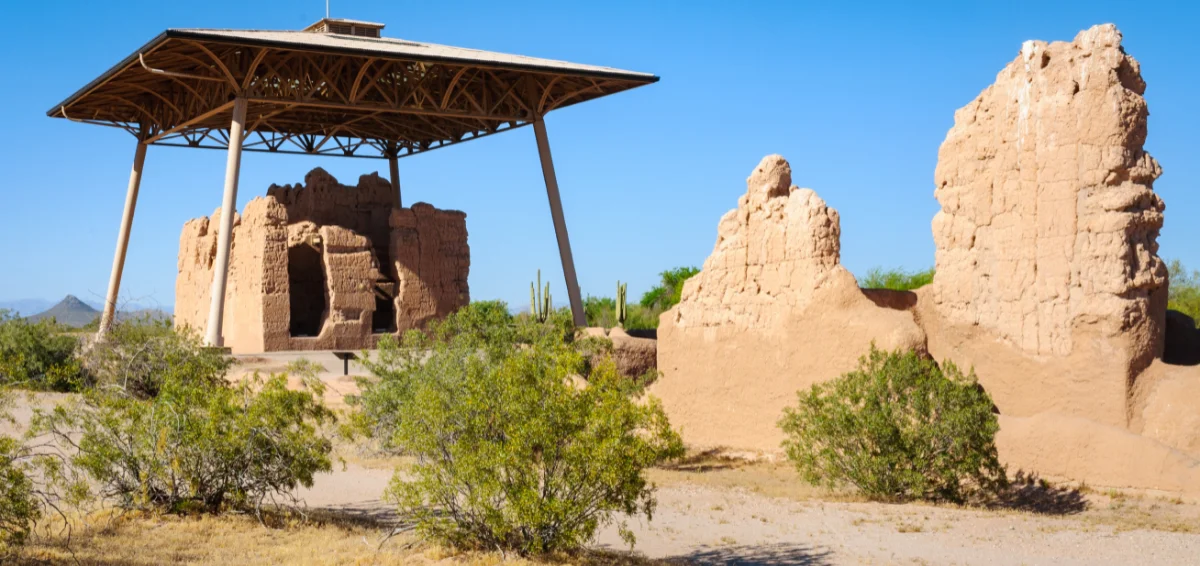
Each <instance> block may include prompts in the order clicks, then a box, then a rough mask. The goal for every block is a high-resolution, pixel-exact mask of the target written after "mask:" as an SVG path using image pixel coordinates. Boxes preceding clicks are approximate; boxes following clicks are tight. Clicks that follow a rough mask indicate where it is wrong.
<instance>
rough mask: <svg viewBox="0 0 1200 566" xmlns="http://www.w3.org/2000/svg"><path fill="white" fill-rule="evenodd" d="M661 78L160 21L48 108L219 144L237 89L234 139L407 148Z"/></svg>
mask: <svg viewBox="0 0 1200 566" xmlns="http://www.w3.org/2000/svg"><path fill="white" fill-rule="evenodd" d="M657 80H658V77H656V76H654V75H650V74H645V73H635V72H631V71H623V70H620V69H612V68H608V67H597V66H592V65H580V64H576V63H568V62H564V61H554V60H550V59H537V58H533V57H524V56H520V55H508V54H504V53H494V52H488V51H479V50H475V49H465V48H461V47H450V46H444V45H435V44H430V43H419V42H414V41H404V40H399V39H390V38H381V37H359V36H352V35H342V34H332V33H314V32H305V31H239V30H217V29H168V30H167V31H165V32H163V33H162V34H159V36H158V37H156V38H154V39H153V40H151V41H150V42H149V43H147V44H146V45H145V46H143V47H142V48H141V49H138V50H137V51H135V52H134V53H132V54H131V55H129V56H128V57H126V58H125V59H124V60H122V61H121V62H120V63H118V64H117V65H116V66H114V67H113V68H111V69H109V70H108V71H106V72H105V73H104V74H102V75H101V76H100V77H98V78H97V79H96V80H94V81H92V82H91V83H89V84H88V85H87V86H85V87H84V88H82V89H81V90H79V91H78V92H76V93H75V94H73V95H71V96H70V97H69V98H67V99H66V100H64V101H63V102H61V103H59V104H57V105H55V106H54V107H53V108H51V109H50V110H49V111H48V112H47V115H49V116H52V117H58V118H68V119H71V120H74V121H80V122H87V123H94V124H101V125H106V126H116V127H120V128H124V129H126V130H128V131H129V132H131V133H133V134H134V135H137V136H139V137H140V138H142V139H144V140H145V142H146V143H149V144H158V145H177V146H185V147H204V148H214V149H224V148H226V147H227V146H228V141H229V127H230V115H231V112H232V108H233V104H234V102H233V101H234V99H235V97H242V98H245V99H246V100H247V102H248V105H249V106H248V108H249V109H248V112H247V119H246V132H247V136H246V138H245V140H244V142H243V149H245V150H248V151H267V152H279V153H304V154H314V155H345V156H351V157H377V158H383V157H388V156H389V155H395V156H405V155H411V154H414V153H420V152H422V151H428V150H431V149H436V148H438V147H442V146H445V145H450V144H454V143H458V142H462V141H467V140H470V139H475V138H478V137H483V136H487V135H490V134H494V133H498V132H502V131H505V130H510V129H513V128H516V127H520V126H524V125H527V124H529V123H531V122H532V121H533V120H535V119H537V118H540V117H541V116H543V115H544V114H546V113H547V112H549V111H551V110H554V109H557V108H562V107H564V106H569V105H571V104H576V103H579V102H583V101H585V100H591V99H594V98H598V97H601V96H605V95H608V94H613V93H616V92H620V91H623V90H628V89H631V88H634V87H638V86H641V85H644V84H650V83H653V82H656V81H657Z"/></svg>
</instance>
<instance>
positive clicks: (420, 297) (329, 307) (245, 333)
mask: <svg viewBox="0 0 1200 566" xmlns="http://www.w3.org/2000/svg"><path fill="white" fill-rule="evenodd" d="M219 214H220V212H219V211H218V212H217V213H214V215H213V216H212V217H209V218H198V219H195V220H191V221H189V222H187V224H185V225H184V227H183V234H182V235H181V236H180V240H179V275H178V278H177V279H176V283H175V325H176V326H177V327H191V328H196V329H199V328H204V327H205V323H206V321H207V319H208V306H209V293H210V292H211V291H210V289H211V284H212V276H213V259H214V258H215V256H216V246H217V230H216V227H217V226H218V225H219ZM231 254H232V255H231V260H230V268H229V282H228V287H227V289H226V301H225V314H224V327H223V329H222V333H223V335H224V344H225V345H226V346H227V347H229V348H230V349H232V350H233V352H235V353H245V352H267V351H276V350H318V349H357V348H368V347H372V346H374V344H375V341H376V340H377V339H378V337H379V336H381V335H383V334H390V333H397V332H403V331H405V330H408V329H411V328H416V327H419V326H421V325H422V324H424V323H425V322H426V321H428V320H430V319H431V318H435V317H441V316H445V315H446V314H449V313H450V312H452V311H453V310H454V309H456V308H458V307H460V306H462V305H465V304H466V303H467V302H468V300H469V290H468V287H467V273H468V270H469V268H470V250H469V248H468V246H467V228H466V215H465V214H463V213H462V212H458V211H446V210H437V209H435V208H433V207H432V206H430V205H428V204H424V203H417V204H414V205H413V206H412V207H411V208H394V205H393V195H392V187H391V183H389V182H388V181H387V180H385V179H382V178H380V177H379V176H378V175H375V174H372V175H364V176H362V177H361V178H360V179H359V183H358V186H357V187H350V186H345V185H340V184H338V182H337V179H334V178H333V176H331V175H330V174H329V173H326V172H325V171H324V170H322V169H319V168H318V169H314V170H312V171H311V172H309V174H308V175H306V176H305V179H304V184H298V185H295V186H292V185H286V186H277V185H272V186H271V187H270V188H269V189H268V190H267V195H266V196H265V197H259V198H255V199H254V200H252V201H250V202H249V203H248V204H247V205H246V208H245V210H244V211H243V213H242V214H241V215H239V216H238V217H237V218H235V219H234V230H233V244H232V251H231Z"/></svg>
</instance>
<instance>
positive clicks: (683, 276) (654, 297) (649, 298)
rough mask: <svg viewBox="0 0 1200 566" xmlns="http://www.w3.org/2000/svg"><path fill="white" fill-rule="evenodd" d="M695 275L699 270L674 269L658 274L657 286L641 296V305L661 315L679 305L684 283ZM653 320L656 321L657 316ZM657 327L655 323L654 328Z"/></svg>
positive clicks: (694, 268) (692, 268) (693, 268)
mask: <svg viewBox="0 0 1200 566" xmlns="http://www.w3.org/2000/svg"><path fill="white" fill-rule="evenodd" d="M697 273H700V269H698V268H696V267H676V268H675V269H668V270H666V271H664V272H662V273H659V274H658V275H659V277H660V278H661V279H660V281H659V284H658V285H655V286H654V287H652V288H651V289H650V290H649V291H646V293H645V294H644V295H642V300H641V301H640V302H641V305H642V306H643V307H646V308H649V309H653V310H656V311H658V312H659V313H662V312H664V311H666V310H667V309H669V308H671V307H673V306H675V305H677V304H679V301H680V300H681V299H682V297H683V284H684V282H686V281H687V280H688V279H690V278H691V277H692V276H694V275H696V274H697ZM655 318H656V319H657V316H656V317H655ZM657 326H658V323H657V321H656V322H655V326H654V327H655V328H657Z"/></svg>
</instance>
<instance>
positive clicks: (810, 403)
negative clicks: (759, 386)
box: [780, 345, 1007, 503]
mask: <svg viewBox="0 0 1200 566" xmlns="http://www.w3.org/2000/svg"><path fill="white" fill-rule="evenodd" d="M944 366H945V367H944V368H939V367H938V365H937V364H936V363H935V362H933V361H932V360H928V359H923V358H922V357H920V356H918V355H917V354H916V353H913V352H908V353H900V352H891V353H889V352H883V351H880V350H878V349H876V348H875V347H874V346H873V345H872V347H871V351H870V353H869V354H867V355H866V356H864V357H863V358H861V359H860V360H859V368H858V370H856V371H852V372H849V373H846V374H843V375H842V376H841V377H839V378H838V379H835V380H833V381H829V382H825V383H819V384H817V385H814V386H813V387H812V389H811V390H808V391H801V392H799V404H798V405H797V406H795V407H789V408H787V409H785V411H784V416H783V418H782V419H781V420H780V427H781V428H782V429H783V432H784V433H785V435H786V437H787V438H786V440H785V441H784V443H783V446H784V448H785V449H786V451H787V456H788V458H789V459H790V460H791V461H792V462H793V463H795V465H796V467H797V469H798V470H799V471H800V473H801V475H802V476H803V477H804V478H805V479H806V480H808V481H809V482H812V483H814V484H817V485H825V486H828V487H835V486H839V485H843V484H850V485H853V486H854V487H856V488H858V490H859V491H860V492H861V493H862V494H863V495H865V496H867V497H869V498H871V499H876V500H883V501H908V500H930V501H948V502H955V503H962V502H966V501H968V500H969V499H971V498H972V497H973V496H979V497H988V496H991V495H995V494H997V493H998V492H999V491H1000V490H1001V489H1002V488H1004V487H1005V486H1006V485H1007V479H1006V477H1005V470H1004V468H1003V466H1001V465H1000V462H999V460H998V459H997V454H996V446H995V436H996V432H997V431H998V430H999V425H998V423H997V419H996V415H995V414H994V413H993V412H992V408H993V405H992V401H991V398H990V397H989V396H988V394H987V393H986V392H985V391H984V390H983V389H982V388H981V387H979V385H978V384H977V383H976V382H975V377H974V373H971V374H969V375H967V376H964V375H963V374H962V372H960V371H959V370H958V368H957V367H955V366H954V364H953V363H951V362H945V363H944Z"/></svg>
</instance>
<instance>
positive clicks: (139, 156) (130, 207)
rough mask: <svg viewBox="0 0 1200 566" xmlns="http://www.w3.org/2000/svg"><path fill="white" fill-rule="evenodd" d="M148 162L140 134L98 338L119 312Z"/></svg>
mask: <svg viewBox="0 0 1200 566" xmlns="http://www.w3.org/2000/svg"><path fill="white" fill-rule="evenodd" d="M145 162H146V143H145V141H144V140H143V139H142V137H141V135H140V134H139V137H138V143H137V149H136V150H134V153H133V169H132V170H131V171H130V172H129V189H128V190H127V191H126V192H125V211H124V212H122V213H121V228H120V230H118V231H117V250H116V252H115V253H113V264H112V273H111V274H110V275H109V277H108V293H107V294H106V295H105V297H104V311H103V312H102V313H101V314H100V329H99V330H98V331H97V332H96V336H97V337H103V336H104V335H105V334H107V333H108V330H109V328H110V327H111V326H112V323H113V318H114V316H115V315H116V312H117V295H118V294H119V293H120V291H121V274H122V273H123V272H124V271H125V251H126V250H128V249H129V230H130V229H131V228H132V227H133V213H134V210H135V209H136V208H137V198H138V190H139V189H140V188H141V186H142V165H143V164H144V163H145Z"/></svg>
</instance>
